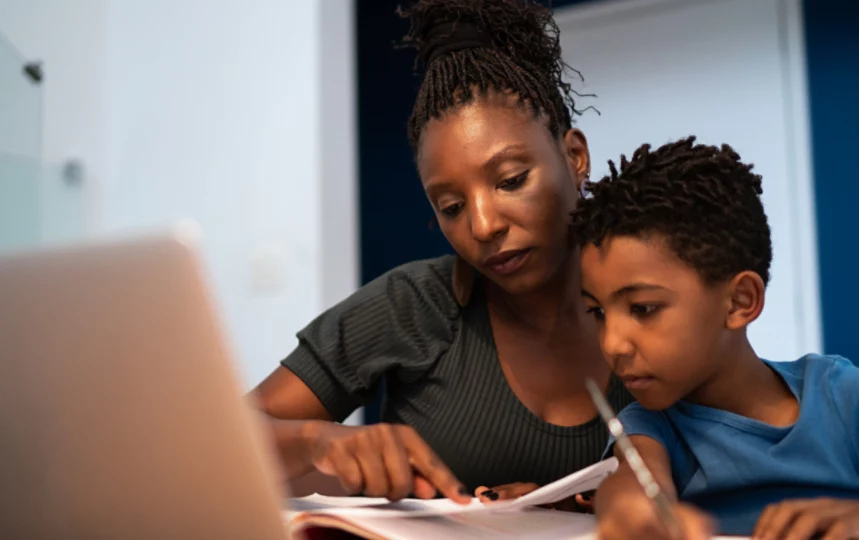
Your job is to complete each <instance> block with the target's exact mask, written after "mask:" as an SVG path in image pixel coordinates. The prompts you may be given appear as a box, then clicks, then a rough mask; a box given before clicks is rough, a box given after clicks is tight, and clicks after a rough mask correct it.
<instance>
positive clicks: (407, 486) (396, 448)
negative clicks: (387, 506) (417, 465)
mask: <svg viewBox="0 0 859 540" xmlns="http://www.w3.org/2000/svg"><path fill="white" fill-rule="evenodd" d="M378 429H379V433H378V437H379V441H380V444H381V452H382V462H383V464H384V466H385V469H386V470H387V475H388V480H389V482H390V486H389V487H390V490H389V492H388V498H389V499H391V500H392V501H398V500H400V499H403V498H405V497H407V496H408V495H409V493H412V492H413V491H415V485H414V475H413V474H412V467H411V466H410V465H409V458H408V456H407V455H406V449H405V447H404V446H403V442H402V441H401V440H400V438H399V437H398V436H397V433H396V430H394V429H393V428H391V426H388V425H383V426H380V427H379V428H378Z"/></svg>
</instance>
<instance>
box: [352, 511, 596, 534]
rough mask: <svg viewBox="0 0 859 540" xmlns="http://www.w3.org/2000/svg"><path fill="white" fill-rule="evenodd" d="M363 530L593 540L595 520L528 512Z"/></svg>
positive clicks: (386, 522) (377, 521) (371, 522)
mask: <svg viewBox="0 0 859 540" xmlns="http://www.w3.org/2000/svg"><path fill="white" fill-rule="evenodd" d="M360 524H361V526H362V527H363V528H365V529H367V530H369V531H372V532H374V533H376V534H379V535H381V536H385V537H386V538H390V539H391V540H423V539H427V540H429V539H432V540H437V539H440V538H444V539H445V540H448V539H449V540H465V539H468V540H513V539H517V540H590V539H591V538H592V537H593V534H592V532H591V531H592V530H593V526H594V522H593V516H587V515H584V514H572V513H569V512H558V511H553V510H542V509H529V510H523V511H521V512H515V513H509V514H500V515H499V514H458V515H454V516H435V517H424V518H412V517H401V518H394V519H390V518H388V519H385V518H367V519H362V520H360Z"/></svg>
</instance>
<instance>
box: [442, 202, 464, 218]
mask: <svg viewBox="0 0 859 540" xmlns="http://www.w3.org/2000/svg"><path fill="white" fill-rule="evenodd" d="M461 211H462V203H454V204H451V205H448V206H445V207H444V208H442V209H441V213H442V214H444V215H445V216H447V217H456V216H457V215H459V213H460V212H461Z"/></svg>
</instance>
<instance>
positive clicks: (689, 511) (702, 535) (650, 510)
mask: <svg viewBox="0 0 859 540" xmlns="http://www.w3.org/2000/svg"><path fill="white" fill-rule="evenodd" d="M674 512H675V515H676V516H677V519H678V520H679V521H680V528H681V529H682V531H683V536H682V537H681V538H672V537H671V536H670V535H669V533H668V531H667V530H666V529H665V526H663V525H662V522H661V521H660V520H659V517H658V516H657V514H656V508H655V507H654V506H653V502H652V501H651V500H650V499H649V498H648V497H647V496H646V495H644V493H636V492H630V493H624V494H622V495H621V494H618V495H616V496H615V497H613V498H612V501H611V503H610V505H609V506H608V507H607V508H606V509H605V511H604V512H603V513H602V515H601V516H600V518H599V526H598V527H597V531H598V536H599V539H600V540H626V539H627V538H647V539H648V540H649V539H654V540H658V539H665V540H699V539H701V540H703V539H708V538H710V537H711V536H712V534H713V521H712V520H711V519H710V518H709V517H707V516H706V515H705V514H704V513H703V512H701V511H700V510H698V509H696V508H694V507H692V506H690V505H687V504H682V503H679V504H675V505H674Z"/></svg>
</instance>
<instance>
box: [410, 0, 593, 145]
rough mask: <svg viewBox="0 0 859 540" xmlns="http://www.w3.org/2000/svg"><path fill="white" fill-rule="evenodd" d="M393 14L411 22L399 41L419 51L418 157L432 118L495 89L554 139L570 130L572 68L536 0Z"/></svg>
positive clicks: (413, 138) (413, 130) (466, 1)
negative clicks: (541, 121) (544, 124)
mask: <svg viewBox="0 0 859 540" xmlns="http://www.w3.org/2000/svg"><path fill="white" fill-rule="evenodd" d="M398 11H399V13H400V15H401V16H403V17H406V18H408V19H410V22H411V28H410V30H409V33H408V34H407V35H406V37H405V38H404V40H403V44H404V45H406V46H413V47H415V48H416V49H418V62H416V66H417V65H418V64H419V63H423V64H425V70H426V72H425V76H424V80H423V84H422V85H421V87H420V90H419V92H418V96H417V100H416V101H415V105H414V109H413V111H412V114H411V117H410V118H409V124H408V127H409V142H410V143H411V145H412V150H413V151H414V152H415V154H417V149H418V144H419V142H420V137H421V133H422V132H423V129H424V127H426V125H427V123H428V122H429V121H430V120H432V119H437V118H440V117H441V116H442V115H443V114H444V113H445V112H448V111H450V110H452V109H455V108H456V107H459V106H462V105H466V104H468V103H470V102H472V101H473V100H474V99H475V97H485V96H487V95H488V94H489V93H492V92H495V93H499V94H510V95H512V96H515V97H516V99H517V100H518V103H519V104H520V105H523V106H525V107H527V108H528V109H530V111H531V112H532V113H533V114H534V115H535V117H539V116H545V118H546V119H547V120H548V127H549V130H550V131H551V132H552V134H554V135H556V136H562V135H563V134H564V133H566V132H567V131H568V130H569V129H570V128H571V127H572V117H571V114H572V113H575V114H578V113H579V111H577V110H576V108H575V101H574V99H573V95H574V94H575V95H578V94H576V93H575V91H573V90H572V87H571V85H570V84H569V83H568V82H567V81H566V80H565V78H564V75H565V72H566V71H567V70H568V69H571V68H569V66H568V65H567V64H566V63H565V62H564V61H563V60H562V58H561V45H560V39H559V30H558V25H557V24H556V23H555V21H554V19H553V18H552V12H551V11H550V10H549V9H547V8H545V7H543V6H541V5H540V4H538V3H536V2H535V1H533V0H418V1H417V2H416V3H415V4H414V5H412V6H411V7H410V8H408V9H402V8H400V9H399V10H398ZM576 73H578V72H576Z"/></svg>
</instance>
